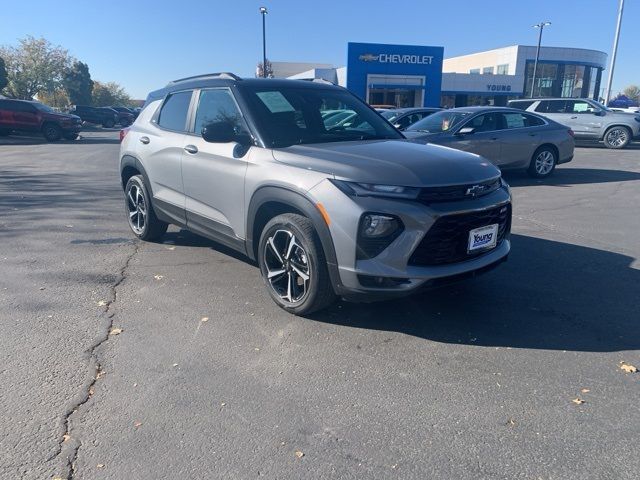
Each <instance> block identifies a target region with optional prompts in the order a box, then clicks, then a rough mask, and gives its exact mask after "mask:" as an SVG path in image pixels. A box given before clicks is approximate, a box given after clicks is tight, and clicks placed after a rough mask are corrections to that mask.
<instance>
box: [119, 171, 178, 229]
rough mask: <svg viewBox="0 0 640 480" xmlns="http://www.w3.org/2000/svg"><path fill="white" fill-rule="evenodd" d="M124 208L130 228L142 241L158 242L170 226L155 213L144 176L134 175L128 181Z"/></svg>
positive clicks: (125, 189)
mask: <svg viewBox="0 0 640 480" xmlns="http://www.w3.org/2000/svg"><path fill="white" fill-rule="evenodd" d="M124 208H125V212H126V214H127V220H128V222H129V227H130V228H131V231H132V232H133V234H134V235H135V236H136V237H138V238H139V239H140V240H146V241H152V240H156V239H158V238H160V237H161V236H162V235H164V234H165V232H166V231H167V227H168V226H169V225H168V224H167V223H166V222H163V221H162V220H159V219H158V217H156V214H155V212H154V211H153V205H152V204H151V198H150V197H149V192H148V190H147V186H146V185H145V183H144V178H142V175H134V176H133V177H131V178H130V179H129V181H127V185H126V186H125V188H124Z"/></svg>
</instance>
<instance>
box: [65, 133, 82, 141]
mask: <svg viewBox="0 0 640 480" xmlns="http://www.w3.org/2000/svg"><path fill="white" fill-rule="evenodd" d="M79 136H80V134H78V133H65V134H64V138H65V139H67V140H77V139H78V137H79Z"/></svg>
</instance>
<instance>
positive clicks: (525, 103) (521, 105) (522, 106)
mask: <svg viewBox="0 0 640 480" xmlns="http://www.w3.org/2000/svg"><path fill="white" fill-rule="evenodd" d="M533 103H534V102H533V100H524V101H520V100H518V101H515V102H509V106H510V107H512V108H519V109H520V110H526V109H527V108H529V107H530V106H531V105H533ZM539 107H540V106H538V108H539Z"/></svg>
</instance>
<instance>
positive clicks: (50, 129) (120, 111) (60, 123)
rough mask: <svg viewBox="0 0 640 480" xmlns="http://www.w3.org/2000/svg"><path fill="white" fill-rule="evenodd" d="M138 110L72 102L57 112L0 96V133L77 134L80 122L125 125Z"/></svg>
mask: <svg viewBox="0 0 640 480" xmlns="http://www.w3.org/2000/svg"><path fill="white" fill-rule="evenodd" d="M138 113H139V110H137V111H136V110H132V109H129V108H127V107H119V106H114V107H90V106H86V105H75V106H73V107H71V108H70V109H69V111H68V112H58V111H56V110H54V109H53V108H51V107H49V106H48V105H45V104H43V103H40V102H35V101H28V100H13V99H8V98H2V99H0V136H6V135H10V134H12V133H14V132H24V133H41V134H42V135H43V136H44V138H45V139H46V140H47V141H49V142H55V141H57V140H60V139H62V138H65V139H67V140H75V139H76V138H78V135H79V134H80V131H81V129H82V126H83V125H84V123H91V124H95V125H101V126H103V127H105V128H113V127H115V126H116V125H120V126H121V127H128V126H129V125H131V124H132V123H133V122H134V120H135V119H136V118H137V116H138Z"/></svg>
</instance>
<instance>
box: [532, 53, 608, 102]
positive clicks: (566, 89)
mask: <svg viewBox="0 0 640 480" xmlns="http://www.w3.org/2000/svg"><path fill="white" fill-rule="evenodd" d="M533 65H534V62H533V61H530V60H529V61H527V67H526V75H525V84H524V95H523V96H525V97H529V96H531V81H532V79H533ZM600 71H601V69H599V68H596V67H587V66H585V65H572V64H566V63H562V62H558V63H547V62H540V63H538V69H537V71H536V81H535V86H534V90H533V96H534V97H567V98H571V97H573V98H579V97H584V96H589V97H593V94H594V90H595V88H596V83H597V78H598V74H599V73H600Z"/></svg>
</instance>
